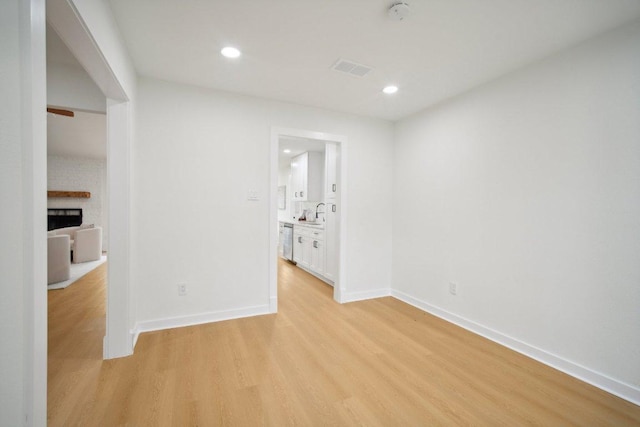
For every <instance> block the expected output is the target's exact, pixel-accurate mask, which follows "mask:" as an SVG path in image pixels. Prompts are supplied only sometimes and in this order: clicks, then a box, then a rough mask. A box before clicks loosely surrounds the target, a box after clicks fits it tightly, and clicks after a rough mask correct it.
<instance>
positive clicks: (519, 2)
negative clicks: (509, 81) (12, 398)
mask: <svg viewBox="0 0 640 427" xmlns="http://www.w3.org/2000/svg"><path fill="white" fill-rule="evenodd" d="M393 3H394V0H342V1H338V0H316V1H310V0H271V1H262V0H179V1H178V0H173V1H172V0H163V1H158V0H136V1H131V0H110V4H111V6H112V8H113V10H114V14H115V17H116V20H117V22H118V25H119V26H120V29H121V31H122V33H123V35H124V39H125V42H126V44H127V46H128V48H129V50H130V53H131V55H132V58H133V61H134V64H135V66H136V69H137V70H138V72H139V73H140V74H142V75H146V76H151V77H156V78H159V79H164V80H169V81H175V82H182V83H188V84H193V85H198V86H202V87H209V88H215V89H220V90H224V91H231V92H238V93H243V94H248V95H254V96H258V97H264V98H270V99H276V100H282V101H288V102H293V103H297V104H303V105H311V106H317V107H322V108H327V109H331V110H337V111H344V112H350V113H355V114H359V115H366V116H373V117H380V118H385V119H390V120H396V119H398V118H402V117H405V116H407V115H409V114H412V113H414V112H417V111H419V110H422V109H424V108H426V107H428V106H431V105H433V104H435V103H437V102H440V101H442V100H444V99H446V98H449V97H451V96H455V95H456V94H459V93H462V92H464V91H467V90H469V89H470V88H473V87H475V86H478V85H480V84H482V83H485V82H487V81H489V80H492V79H494V78H496V77H498V76H500V75H503V74H505V73H507V72H509V71H512V70H514V69H517V68H519V67H522V66H524V65H526V64H528V63H531V62H533V61H536V60H538V59H541V58H543V57H545V56H548V55H550V54H552V53H553V52H556V51H558V50H561V49H563V48H566V47H569V46H571V45H574V44H576V43H578V42H581V41H583V40H586V39H587V38H590V37H592V36H595V35H597V34H600V33H602V32H605V31H607V30H609V29H613V28H615V27H617V26H620V25H622V24H624V23H627V22H630V21H632V20H635V19H637V18H638V17H640V0H482V1H479V0H408V3H409V4H410V8H411V11H412V13H411V15H410V16H409V17H408V18H407V19H405V20H404V21H392V20H390V19H389V18H388V17H387V13H386V11H387V9H388V8H389V7H390V6H391V5H392V4H393ZM226 45H233V46H236V47H238V48H239V49H241V50H242V52H243V55H242V56H241V57H240V58H239V59H236V60H229V59H226V58H223V57H221V56H220V55H219V51H220V49H221V48H222V47H223V46H226ZM339 58H343V59H347V60H351V61H354V62H357V63H361V64H364V65H367V66H370V67H373V69H374V71H373V72H372V73H369V75H367V76H365V77H363V78H357V77H352V76H349V75H346V74H343V73H339V72H337V71H333V70H331V69H330V67H331V66H332V65H333V64H334V63H335V62H336V60H338V59H339ZM390 83H394V84H396V85H397V86H399V88H400V90H399V92H398V93H397V94H395V95H394V96H388V95H384V94H382V93H381V92H380V91H381V89H382V87H383V86H385V85H387V84H390Z"/></svg>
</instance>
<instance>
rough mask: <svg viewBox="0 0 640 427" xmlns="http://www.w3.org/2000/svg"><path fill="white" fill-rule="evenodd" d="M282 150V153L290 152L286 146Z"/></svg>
mask: <svg viewBox="0 0 640 427" xmlns="http://www.w3.org/2000/svg"><path fill="white" fill-rule="evenodd" d="M282 152H283V153H290V152H291V150H289V149H288V148H286V149H284V150H282Z"/></svg>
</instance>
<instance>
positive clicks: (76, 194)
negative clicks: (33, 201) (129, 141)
mask: <svg viewBox="0 0 640 427" xmlns="http://www.w3.org/2000/svg"><path fill="white" fill-rule="evenodd" d="M47 197H48V198H50V199H51V198H56V197H73V198H76V199H88V198H90V197H91V192H89V191H47Z"/></svg>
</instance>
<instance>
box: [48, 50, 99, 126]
mask: <svg viewBox="0 0 640 427" xmlns="http://www.w3.org/2000/svg"><path fill="white" fill-rule="evenodd" d="M47 104H48V105H54V106H57V107H67V108H72V109H79V110H83V111H92V112H100V113H105V112H106V111H107V99H106V98H105V96H104V94H103V93H102V91H101V90H100V88H98V86H97V85H96V84H95V83H94V82H93V80H91V77H89V75H88V74H87V72H86V71H85V70H83V69H82V68H81V67H74V66H72V65H68V64H59V63H55V62H47Z"/></svg>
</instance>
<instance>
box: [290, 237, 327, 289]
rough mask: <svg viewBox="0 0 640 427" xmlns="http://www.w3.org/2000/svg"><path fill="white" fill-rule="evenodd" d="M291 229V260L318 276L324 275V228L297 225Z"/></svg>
mask: <svg viewBox="0 0 640 427" xmlns="http://www.w3.org/2000/svg"><path fill="white" fill-rule="evenodd" d="M293 230H294V231H293V240H294V243H293V260H294V261H295V262H296V264H297V265H298V266H300V267H302V268H304V269H306V270H308V271H310V272H312V273H315V274H316V275H318V276H319V277H320V278H322V277H325V274H324V273H325V259H326V253H325V244H324V230H320V229H315V228H312V227H305V226H299V225H295V226H294V227H293Z"/></svg>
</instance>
